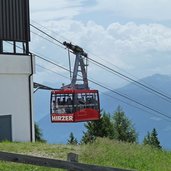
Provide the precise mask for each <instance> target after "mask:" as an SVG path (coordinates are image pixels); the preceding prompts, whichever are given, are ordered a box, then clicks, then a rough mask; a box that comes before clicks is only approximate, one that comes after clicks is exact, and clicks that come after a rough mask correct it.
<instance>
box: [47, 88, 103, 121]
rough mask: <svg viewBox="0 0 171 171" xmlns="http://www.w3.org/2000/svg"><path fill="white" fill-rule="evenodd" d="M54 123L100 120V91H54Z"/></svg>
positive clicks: (52, 93) (52, 107)
mask: <svg viewBox="0 0 171 171" xmlns="http://www.w3.org/2000/svg"><path fill="white" fill-rule="evenodd" d="M50 110H51V111H50V112H51V121H52V122H84V121H92V120H99V119H100V105H99V94H98V90H84V89H83V90H73V89H66V90H65V89H64V90H54V91H52V92H51V109H50Z"/></svg>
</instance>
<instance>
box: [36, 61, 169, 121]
mask: <svg viewBox="0 0 171 171" xmlns="http://www.w3.org/2000/svg"><path fill="white" fill-rule="evenodd" d="M36 65H37V66H39V67H40V68H43V69H45V70H48V71H50V72H53V73H55V74H57V75H59V76H62V77H64V78H67V79H68V80H69V77H67V76H64V75H62V74H59V73H58V72H56V71H54V70H52V69H49V68H46V67H44V66H41V65H39V64H36ZM100 93H101V94H104V95H105V96H108V97H110V98H112V99H115V100H118V101H120V102H122V103H125V104H126V105H128V106H132V107H134V108H137V109H139V110H141V111H144V112H147V113H149V114H151V115H154V113H152V112H150V111H147V110H145V109H143V108H141V107H138V106H135V105H133V104H131V103H128V102H126V101H124V100H121V99H119V98H117V97H114V96H111V95H109V94H107V93H104V92H101V91H100ZM167 121H168V120H167Z"/></svg>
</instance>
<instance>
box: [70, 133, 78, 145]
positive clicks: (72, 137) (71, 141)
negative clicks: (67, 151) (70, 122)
mask: <svg viewBox="0 0 171 171" xmlns="http://www.w3.org/2000/svg"><path fill="white" fill-rule="evenodd" d="M67 144H71V145H77V144H78V141H77V139H76V138H75V137H74V134H73V133H72V132H71V133H70V136H69V139H68V143H67Z"/></svg>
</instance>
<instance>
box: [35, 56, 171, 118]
mask: <svg viewBox="0 0 171 171" xmlns="http://www.w3.org/2000/svg"><path fill="white" fill-rule="evenodd" d="M33 54H34V53H33ZM35 55H36V54H35ZM36 56H37V57H38V58H40V59H42V60H44V61H46V62H49V63H51V64H53V65H55V66H57V67H59V68H61V69H64V70H65V71H68V72H69V69H67V68H65V67H63V66H61V65H59V64H56V63H55V62H53V61H51V60H48V59H45V58H43V57H42V56H40V55H36ZM88 80H89V81H90V82H91V83H93V84H95V85H98V86H99V87H102V88H104V89H106V90H108V91H110V92H113V93H115V94H117V95H119V96H121V97H123V98H125V99H127V100H129V101H132V102H134V103H135V104H138V105H139V106H142V107H144V108H146V109H148V110H150V111H152V112H155V113H158V114H159V115H162V116H164V117H166V118H168V119H171V117H170V116H168V115H166V114H164V113H162V112H160V111H158V110H156V109H153V108H152V107H149V106H147V105H144V104H142V103H140V102H138V101H137V100H134V99H132V98H130V97H128V96H126V95H123V94H121V93H119V92H117V91H115V90H112V89H111V88H108V87H106V86H104V85H102V84H101V83H97V82H96V81H95V80H92V79H88Z"/></svg>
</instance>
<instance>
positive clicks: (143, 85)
mask: <svg viewBox="0 0 171 171" xmlns="http://www.w3.org/2000/svg"><path fill="white" fill-rule="evenodd" d="M31 26H32V27H34V28H35V29H37V30H38V31H40V32H42V33H43V34H45V35H46V36H48V37H50V38H52V39H53V40H55V41H57V42H58V43H60V44H62V45H63V43H62V42H61V41H59V40H57V39H55V38H53V37H52V36H50V35H49V34H47V33H45V32H44V31H42V30H41V29H39V28H37V27H36V26H33V25H31ZM89 60H90V61H92V62H93V63H95V64H97V65H98V66H99V67H100V66H101V67H102V68H103V69H107V70H108V71H110V72H111V73H114V74H116V75H117V76H119V77H121V78H123V79H126V80H127V81H130V82H131V83H134V84H135V85H137V86H139V87H141V88H143V89H144V90H146V91H148V92H150V93H154V94H155V95H157V96H159V97H161V98H162V99H164V100H166V101H167V102H169V103H171V97H169V96H168V95H166V94H164V93H162V92H160V91H158V90H155V89H154V88H151V87H149V86H148V85H145V84H143V83H141V82H139V81H136V80H135V79H133V78H131V77H129V76H126V75H125V74H122V73H120V72H118V71H116V70H114V69H112V68H110V67H108V66H106V65H104V64H102V63H100V62H97V61H96V60H94V59H92V58H90V57H89Z"/></svg>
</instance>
